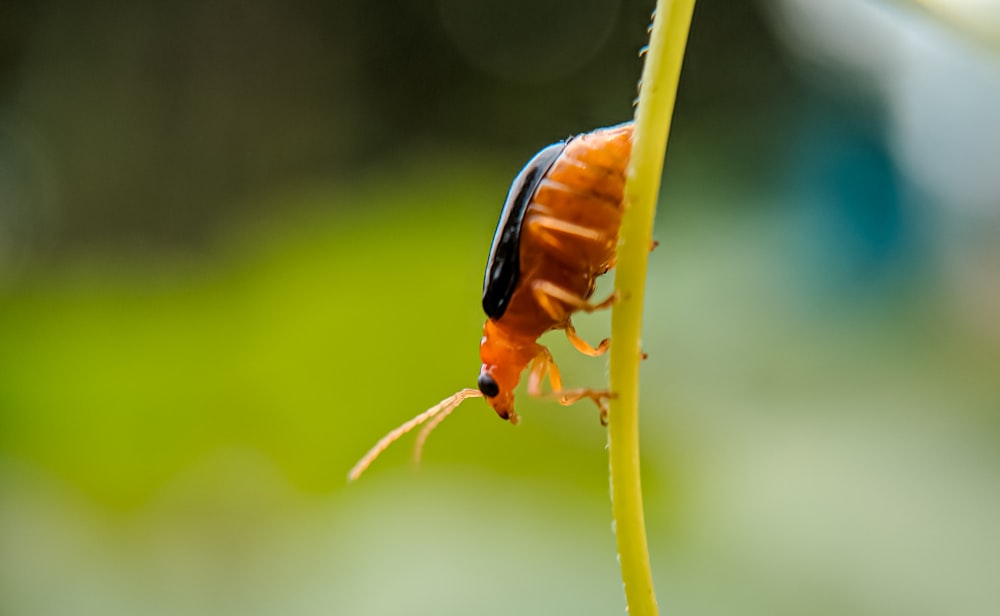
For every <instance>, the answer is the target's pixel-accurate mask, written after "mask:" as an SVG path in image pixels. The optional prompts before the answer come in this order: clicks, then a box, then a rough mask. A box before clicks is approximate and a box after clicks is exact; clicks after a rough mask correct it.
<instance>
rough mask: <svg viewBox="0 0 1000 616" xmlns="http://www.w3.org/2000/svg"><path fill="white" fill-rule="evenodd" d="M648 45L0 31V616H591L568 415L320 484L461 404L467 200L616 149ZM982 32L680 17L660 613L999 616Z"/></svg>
mask: <svg viewBox="0 0 1000 616" xmlns="http://www.w3.org/2000/svg"><path fill="white" fill-rule="evenodd" d="M650 9H651V2H616V1H613V0H584V1H581V2H577V3H574V5H573V8H572V9H571V10H567V8H566V5H565V4H563V3H558V2H554V1H551V0H535V1H532V2H527V1H524V0H517V1H504V2H500V1H498V0H483V1H479V2H466V1H462V0H435V1H431V0H397V1H395V2H383V3H376V2H364V1H362V0H354V1H347V0H345V1H341V2H327V3H307V2H279V1H277V0H254V1H252V2H226V1H223V2H215V3H200V2H187V1H184V2H174V3H155V2H148V1H139V2H106V3H76V2H69V1H66V0H44V1H37V2H17V1H10V0H8V1H6V2H0V613H2V614H12V615H62V614H66V615H70V614H72V615H81V614H102V615H110V614H150V615H155V614H164V615H167V614H170V615H174V614H185V615H186V614H197V615H216V614H241V615H242V614H259V615H265V614H282V615H288V614H319V613H322V614H351V615H354V614H358V615H363V614H620V613H623V610H624V601H623V598H622V593H621V582H620V579H619V577H618V570H617V562H616V559H615V554H614V542H613V536H612V532H611V520H610V504H609V499H608V488H607V468H606V467H607V461H606V454H605V450H604V445H605V434H604V430H603V429H602V428H601V427H600V425H599V423H598V421H597V417H596V413H595V412H594V409H592V408H590V407H588V406H587V405H578V406H574V407H571V408H563V407H560V406H558V405H555V404H552V403H549V402H544V401H543V402H537V401H532V400H528V399H527V397H526V396H523V395H522V396H521V399H520V401H519V407H518V408H519V412H520V413H521V415H522V417H523V419H524V421H523V423H522V424H521V425H520V426H518V427H517V428H512V427H511V426H510V425H507V424H505V423H503V422H500V421H499V420H498V419H497V418H496V417H495V415H494V413H493V412H492V411H491V410H489V408H488V407H487V406H486V405H485V404H483V403H482V402H481V401H471V402H469V403H467V404H466V406H464V407H462V408H461V410H460V411H459V412H457V413H456V414H455V415H454V416H453V417H452V418H450V419H449V420H448V421H447V422H446V423H444V424H443V425H442V426H441V427H440V428H439V429H438V431H437V432H435V434H434V436H433V438H432V439H431V441H430V442H429V444H428V448H427V451H426V453H425V460H424V463H423V464H422V465H421V466H420V467H419V469H418V472H414V468H413V467H412V466H411V465H410V463H409V453H410V452H409V444H410V443H411V442H412V441H410V440H406V441H403V442H402V443H400V444H398V445H397V446H395V447H394V448H393V449H391V450H390V451H389V452H387V453H386V454H385V456H384V457H383V458H382V459H380V460H379V461H378V462H377V463H376V464H375V466H373V467H372V469H371V470H370V471H369V474H368V475H366V476H365V477H364V478H363V479H362V480H361V481H360V482H358V483H357V484H353V485H349V486H348V485H346V484H345V474H346V472H347V469H348V468H349V467H350V466H351V464H353V463H354V461H355V460H356V459H357V458H358V457H360V456H361V454H363V453H364V452H365V450H366V449H367V448H368V447H369V446H370V445H371V444H373V443H374V442H375V440H376V439H378V438H379V437H380V436H382V434H384V433H385V432H386V431H387V430H388V429H390V428H392V427H394V426H395V425H397V424H398V423H400V422H402V421H403V420H405V419H408V418H409V417H411V416H412V415H414V414H416V413H418V412H420V411H422V410H424V409H425V408H427V407H429V406H430V405H432V404H434V403H436V402H437V401H438V400H440V399H441V398H443V397H445V396H447V395H449V394H451V393H452V392H454V391H456V390H457V389H459V388H462V387H468V386H474V385H473V384H474V382H475V381H474V379H475V377H476V375H477V374H478V370H479V367H478V342H479V337H480V327H481V324H482V319H483V315H482V314H481V310H480V307H479V297H480V288H481V286H480V285H481V279H482V269H483V266H484V263H485V259H486V253H487V250H488V246H489V242H490V239H491V237H492V233H493V227H494V225H495V221H496V217H497V214H498V211H499V208H500V205H501V203H502V201H503V197H504V195H505V192H506V189H507V186H508V184H509V182H510V180H511V179H512V177H513V176H514V174H515V173H516V172H517V171H518V169H519V168H520V166H521V165H522V164H523V163H524V162H525V161H526V160H527V159H528V158H529V157H530V156H531V155H532V154H533V153H534V152H535V151H536V150H537V149H539V148H540V147H541V146H543V145H545V144H547V143H549V142H552V141H554V140H557V139H560V138H563V137H565V136H567V135H570V134H574V133H577V132H583V131H587V130H590V129H592V128H595V127H597V126H603V125H609V124H614V123H618V122H621V121H623V120H626V119H628V117H629V116H630V114H631V111H632V107H631V104H632V100H633V98H634V97H635V94H636V90H635V88H636V85H635V84H636V81H637V78H638V75H639V71H640V69H641V63H640V61H639V59H638V57H637V50H638V49H639V47H640V46H641V45H643V44H644V42H645V39H646V34H645V28H646V26H647V24H648V15H649V11H650ZM998 32H1000V11H998V9H997V6H996V5H995V4H991V3H986V2H979V3H976V2H953V3H944V2H941V3H937V2H930V1H922V2H913V3H907V2H896V3H889V4H886V3H869V2H864V1H863V0H823V1H818V0H773V1H760V2H751V3H735V4H734V3H716V2H702V3H700V4H699V6H698V8H697V11H696V15H695V22H694V25H693V29H692V33H691V41H690V47H689V51H688V55H687V60H686V65H685V72H684V75H683V78H682V83H681V91H680V96H679V102H678V109H677V114H676V117H675V123H674V129H673V136H672V140H671V146H670V152H669V154H668V157H667V166H666V171H665V176H664V183H663V199H662V203H661V207H660V210H659V214H658V219H657V230H656V237H657V239H658V240H659V241H660V247H659V248H658V249H657V250H656V251H655V252H654V254H653V255H652V262H651V269H650V280H649V298H648V304H647V307H646V322H645V335H644V343H643V344H644V348H645V349H646V351H647V352H648V353H649V359H648V360H647V361H646V362H645V364H644V366H643V379H644V383H643V396H644V406H643V446H644V451H643V461H644V472H645V490H646V498H647V507H648V510H647V521H648V526H649V528H648V530H649V533H650V540H651V550H652V555H653V561H654V562H653V564H654V573H655V576H656V582H657V587H658V591H659V595H660V604H661V607H662V610H663V613H664V614H720V615H731V614H768V615H775V614H788V615H798V614H810V615H812V614H823V615H825V614H830V615H834V614H836V615H843V614H852V615H853V614H860V615H869V614H870V615H885V614H907V615H910V616H915V615H945V614H947V615H956V614H962V615H979V614H982V615H986V614H996V613H998V612H1000V584H998V583H997V580H998V579H1000V523H998V520H1000V174H998V173H997V169H998V166H1000V53H998V52H1000V42H998V41H1000V35H998ZM602 284H604V285H605V287H603V288H604V289H605V290H606V289H607V285H608V284H609V281H607V280H605V281H603V282H602ZM599 292H600V291H599ZM579 325H580V329H581V332H582V333H583V334H584V335H585V336H586V337H587V338H588V339H590V340H592V341H596V340H598V339H600V338H601V337H602V336H603V335H606V333H607V331H608V328H609V324H608V317H607V315H606V314H602V315H591V316H587V317H584V318H581V319H580V323H579ZM546 340H547V341H548V342H549V343H551V344H550V346H551V348H552V349H553V352H554V353H555V355H556V358H557V360H558V361H559V363H560V366H561V367H562V369H563V371H564V373H565V379H566V381H567V382H568V384H569V385H575V384H579V385H583V384H599V383H601V382H604V379H605V378H606V370H607V367H606V360H605V359H596V360H595V359H590V358H585V357H582V356H579V354H578V353H576V352H574V351H573V350H572V349H571V348H570V347H569V346H568V345H567V344H566V343H565V342H564V340H562V339H561V337H560V336H558V335H553V336H552V338H551V339H549V338H546Z"/></svg>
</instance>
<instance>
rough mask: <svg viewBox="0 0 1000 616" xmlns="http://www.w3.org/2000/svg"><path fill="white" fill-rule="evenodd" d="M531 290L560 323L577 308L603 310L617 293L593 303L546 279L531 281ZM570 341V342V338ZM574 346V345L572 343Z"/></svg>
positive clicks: (609, 304)
mask: <svg viewBox="0 0 1000 616" xmlns="http://www.w3.org/2000/svg"><path fill="white" fill-rule="evenodd" d="M531 292H532V294H533V295H534V296H535V300H536V301H538V305H539V306H540V307H541V308H542V310H544V311H545V312H546V313H547V314H548V315H549V316H550V317H552V318H553V319H554V320H555V321H557V322H560V323H561V322H563V321H564V320H565V319H566V318H568V317H569V314H570V312H575V311H577V310H582V311H583V312H594V311H596V310H603V309H605V308H610V307H611V306H612V305H614V304H615V303H616V302H617V301H618V293H617V292H616V293H612V294H611V295H610V296H608V298H607V299H605V300H604V301H602V302H599V303H596V304H594V303H591V302H589V301H587V299H586V298H584V297H581V296H579V295H577V294H575V293H573V292H572V291H570V290H568V289H566V288H564V287H560V286H559V285H557V284H556V283H554V282H550V281H548V280H535V281H533V282H532V283H531ZM560 304H563V305H560ZM565 306H569V307H570V308H571V309H572V310H570V311H567V310H566V308H565ZM570 341H571V342H572V339H571V340H570ZM574 346H576V345H575V344H574ZM577 348H579V347H577Z"/></svg>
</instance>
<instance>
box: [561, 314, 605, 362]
mask: <svg viewBox="0 0 1000 616" xmlns="http://www.w3.org/2000/svg"><path fill="white" fill-rule="evenodd" d="M566 338H568V339H569V342H570V344H572V345H573V346H574V347H576V350H577V351H580V352H581V353H583V354H584V355H589V356H591V357H597V356H598V355H603V354H604V353H605V352H607V350H608V346H610V344H611V339H610V338H605V339H604V340H601V341H600V343H598V345H597V347H596V348H595V347H592V346H590V345H589V344H587V341H586V340H584V339H583V338H581V337H580V336H579V334H577V333H576V328H575V327H573V322H572V321H567V322H566Z"/></svg>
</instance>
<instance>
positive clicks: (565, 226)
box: [527, 214, 607, 245]
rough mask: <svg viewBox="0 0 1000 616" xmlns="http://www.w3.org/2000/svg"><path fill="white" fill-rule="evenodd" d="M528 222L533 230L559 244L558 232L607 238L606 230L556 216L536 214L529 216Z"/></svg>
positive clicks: (598, 239) (576, 235) (592, 237)
mask: <svg viewBox="0 0 1000 616" xmlns="http://www.w3.org/2000/svg"><path fill="white" fill-rule="evenodd" d="M527 222H528V225H529V226H530V227H531V229H532V230H533V231H536V232H538V233H540V234H541V235H542V236H545V238H546V240H547V241H548V242H549V243H550V244H557V245H558V243H559V240H558V238H557V237H556V234H562V235H571V236H575V237H581V238H583V239H588V240H593V241H595V242H603V241H605V240H606V238H607V233H606V232H604V231H600V230H598V229H591V228H590V227H584V226H583V225H578V224H574V223H571V222H566V221H565V220H561V219H559V218H556V217H555V216H546V215H544V214H542V215H535V216H532V217H531V218H529V219H528V221H527Z"/></svg>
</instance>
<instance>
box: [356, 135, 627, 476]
mask: <svg viewBox="0 0 1000 616" xmlns="http://www.w3.org/2000/svg"><path fill="white" fill-rule="evenodd" d="M632 133H633V124H632V122H626V123H624V124H619V125H617V126H611V127H608V128H600V129H597V130H594V131H592V132H589V133H585V134H582V135H577V136H575V137H572V138H570V139H568V140H566V141H560V142H557V143H553V144H552V145H549V146H547V147H545V148H543V149H542V150H541V151H539V152H538V153H537V154H536V155H535V156H534V157H533V158H532V159H531V160H530V161H528V164H527V165H525V166H524V168H523V169H522V170H521V171H520V173H518V175H517V177H516V178H514V182H513V183H512V184H511V187H510V190H509V192H508V193H507V198H506V200H505V202H504V206H503V209H502V210H501V212H500V220H499V222H498V224H497V229H496V233H495V234H494V236H493V243H492V245H491V247H490V253H489V258H488V260H487V264H486V275H485V280H484V281H483V297H482V304H483V311H484V312H485V313H486V317H487V319H486V322H485V323H484V325H483V338H482V341H481V343H480V346H479V355H480V359H481V360H482V366H481V368H480V372H479V378H478V380H477V386H478V388H477V389H463V390H461V391H459V392H457V393H456V394H454V395H452V396H450V397H448V398H446V399H444V400H442V401H441V402H440V403H438V404H437V405H435V406H433V407H431V408H430V409H428V410H426V411H424V412H423V413H421V414H420V415H417V416H416V417H414V418H413V419H411V420H410V421H408V422H406V423H404V424H403V425H401V426H399V427H398V428H396V429H395V430H392V431H391V432H389V433H388V434H386V435H385V436H384V437H382V439H381V440H379V442H378V443H376V444H375V446H374V447H372V449H371V450H369V452H368V453H367V454H365V456H364V457H363V458H362V459H361V460H360V461H359V462H358V463H357V464H356V465H355V466H354V468H352V469H351V471H350V472H349V473H348V478H349V479H350V480H354V479H357V478H358V477H359V476H360V475H361V473H362V472H364V471H365V469H367V468H368V466H369V465H370V464H371V463H372V462H373V461H374V460H375V458H376V457H378V455H379V454H380V453H382V451H384V450H385V449H386V448H387V447H388V446H389V445H390V444H392V442H394V441H395V440H397V439H398V438H399V437H401V436H403V435H404V434H406V433H407V432H409V431H411V430H413V429H414V428H416V427H417V426H420V425H421V424H426V425H425V426H424V428H423V430H422V431H421V433H420V435H419V436H418V437H417V441H416V445H415V447H414V455H415V457H416V458H418V459H419V456H420V452H421V450H422V448H423V444H424V442H425V441H426V439H427V436H428V435H429V434H430V432H431V430H433V429H434V427H435V426H437V425H438V424H439V423H440V422H441V421H442V420H444V418H445V417H447V416H448V414H449V413H451V412H452V411H453V410H454V409H455V408H457V407H458V405H459V404H461V403H462V402H463V401H464V400H467V399H469V398H477V397H485V398H486V400H487V402H488V403H489V404H490V406H492V407H493V410H494V411H496V413H497V415H499V416H500V418H501V419H505V420H507V421H510V422H511V423H512V424H517V423H518V421H519V417H518V415H517V413H516V412H515V411H514V389H515V388H516V387H517V385H518V383H519V382H520V380H521V374H522V373H523V372H524V370H525V369H529V372H528V386H527V389H528V393H529V394H530V395H532V396H536V397H538V396H542V395H543V394H542V381H543V380H544V379H545V377H546V376H547V377H548V379H549V384H550V385H551V388H552V393H551V395H553V396H555V397H556V398H557V399H558V400H559V402H560V404H563V405H569V404H573V403H574V402H577V401H578V400H582V399H584V398H589V399H591V400H593V401H594V402H595V403H596V404H597V406H598V408H599V409H600V412H601V422H602V423H604V422H605V419H606V416H607V400H608V399H609V398H611V397H612V394H611V393H610V392H608V391H606V390H596V389H589V388H582V389H568V390H564V389H563V388H562V378H561V376H560V374H559V369H558V368H557V367H556V363H555V360H554V359H553V357H552V353H551V352H550V351H549V350H548V349H547V348H546V347H544V346H543V345H541V344H539V343H538V338H539V337H540V336H541V335H542V334H544V333H545V332H547V331H550V330H563V331H564V332H565V334H566V337H567V338H568V339H569V341H570V343H571V344H572V345H573V346H574V347H575V348H576V349H577V350H579V351H580V352H582V353H584V354H585V355H589V356H593V357H596V356H599V355H601V354H603V353H604V352H605V351H607V350H608V346H609V344H610V340H609V339H604V340H602V341H601V342H600V343H598V344H597V346H591V345H590V344H589V343H587V341H586V340H584V339H583V338H581V337H580V336H579V335H578V334H577V332H576V328H574V327H573V323H572V319H571V317H572V315H573V314H574V313H576V312H580V311H583V312H593V311H595V310H600V309H603V308H608V307H610V306H611V305H612V304H614V302H615V301H616V299H617V297H616V295H614V294H612V295H611V296H610V297H608V298H607V299H605V300H603V301H600V302H597V303H593V302H591V301H590V298H591V296H592V295H593V294H594V289H595V285H596V282H597V278H598V277H599V276H601V275H602V274H605V273H606V272H608V271H609V270H610V269H611V268H612V267H614V264H615V255H616V250H617V245H618V230H619V227H620V226H621V217H622V211H623V209H624V192H625V169H626V167H627V165H628V161H629V157H630V156H631V152H632ZM529 366H530V368H529Z"/></svg>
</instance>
